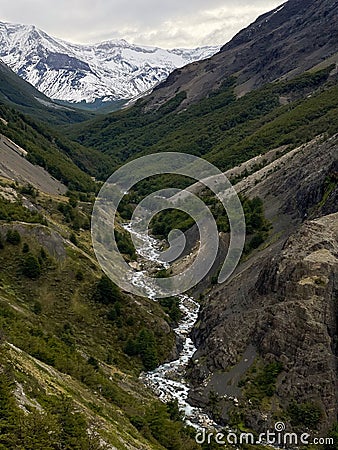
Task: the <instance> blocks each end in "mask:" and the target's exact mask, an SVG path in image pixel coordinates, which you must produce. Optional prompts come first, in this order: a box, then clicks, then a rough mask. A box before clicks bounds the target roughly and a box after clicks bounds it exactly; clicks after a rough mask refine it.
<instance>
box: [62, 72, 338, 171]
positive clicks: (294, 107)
mask: <svg viewBox="0 0 338 450" xmlns="http://www.w3.org/2000/svg"><path fill="white" fill-rule="evenodd" d="M330 71H331V67H330V68H326V69H324V70H321V71H318V72H315V73H305V74H303V75H301V76H299V77H297V78H295V79H293V80H290V81H283V82H279V83H272V84H269V85H266V86H264V87H263V88H261V89H259V90H257V91H253V92H250V93H249V94H247V95H245V96H244V97H241V98H239V99H236V97H235V95H234V92H233V89H234V84H233V79H229V80H227V82H225V83H224V84H223V86H222V87H221V88H220V89H219V91H217V92H214V93H213V95H210V96H209V98H206V99H204V100H202V101H200V102H199V103H198V104H195V105H191V106H189V107H188V108H187V109H186V110H182V111H179V113H177V106H178V105H179V104H180V103H181V101H182V100H183V98H184V96H185V94H184V93H179V94H178V95H177V96H176V97H175V98H174V99H172V100H170V101H169V102H167V104H165V105H163V106H162V108H160V109H159V110H157V111H154V110H151V111H147V112H145V111H144V108H145V106H146V104H145V100H140V101H139V102H138V103H137V104H136V105H135V106H134V107H133V108H129V109H127V110H124V111H119V112H117V113H115V114H111V115H110V116H107V117H105V118H104V119H98V120H95V121H93V122H91V123H90V124H89V125H88V124H81V125H77V126H76V127H75V128H72V130H71V131H70V135H71V136H72V138H75V139H76V140H77V141H78V142H79V143H81V144H83V145H86V146H90V147H94V148H96V149H98V150H100V151H101V152H103V153H106V154H110V155H113V156H114V158H117V160H118V161H120V162H124V161H126V160H128V159H130V158H134V157H136V156H141V155H144V154H150V153H156V152H161V151H180V152H186V153H190V154H193V155H197V156H203V157H205V158H206V159H208V160H210V161H211V162H213V163H215V164H216V165H217V166H218V167H219V168H220V169H222V170H226V169H228V168H231V167H234V166H236V165H237V164H240V163H242V162H243V161H247V160H248V159H249V158H251V157H254V156H256V155H258V154H260V153H265V152H267V151H268V150H270V149H272V148H276V147H279V146H281V145H285V144H288V145H292V146H295V145H297V144H300V143H304V142H306V141H309V140H310V139H312V138H313V137H315V136H316V135H318V134H321V133H327V134H328V135H332V134H333V133H336V132H337V131H338V130H337V121H335V120H334V117H335V116H336V115H337V109H338V100H337V97H338V95H337V89H338V88H337V86H336V85H332V84H331V85H330V84H326V82H327V80H328V75H329V73H330ZM309 94H311V95H309ZM281 96H283V97H284V98H287V99H288V102H289V103H288V104H287V105H281V104H280V97H281Z"/></svg>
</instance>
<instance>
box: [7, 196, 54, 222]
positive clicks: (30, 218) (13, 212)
mask: <svg viewBox="0 0 338 450" xmlns="http://www.w3.org/2000/svg"><path fill="white" fill-rule="evenodd" d="M0 220H6V221H8V222H10V221H14V220H16V221H20V222H28V223H41V224H43V225H46V224H47V222H46V219H45V218H44V217H43V215H42V214H40V213H39V212H37V211H30V210H29V209H27V208H25V207H24V206H23V204H22V202H21V201H19V200H17V201H15V202H10V201H9V200H6V199H4V198H3V197H1V196H0Z"/></svg>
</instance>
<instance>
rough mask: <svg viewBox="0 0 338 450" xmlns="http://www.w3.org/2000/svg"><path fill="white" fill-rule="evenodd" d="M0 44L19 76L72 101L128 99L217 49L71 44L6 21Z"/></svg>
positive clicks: (113, 42)
mask: <svg viewBox="0 0 338 450" xmlns="http://www.w3.org/2000/svg"><path fill="white" fill-rule="evenodd" d="M0 45H1V50H0V58H1V59H2V60H3V61H4V62H5V63H6V64H7V65H8V66H9V67H10V68H11V69H13V70H14V72H16V73H17V74H18V75H19V76H20V77H22V78H23V79H25V80H26V81H28V82H29V83H31V84H32V85H34V86H35V87H36V88H37V89H38V90H39V91H41V92H43V93H44V94H45V95H47V96H48V97H50V98H52V99H54V100H63V101H68V102H72V103H79V102H83V101H85V102H87V103H91V102H94V101H95V100H98V99H101V100H103V101H111V100H113V101H116V100H128V99H131V98H133V97H136V96H138V95H140V94H141V93H143V92H146V91H148V90H149V89H151V88H153V87H154V86H155V85H156V84H158V83H159V82H161V81H163V80H164V79H165V78H166V77H167V76H168V75H169V73H170V72H172V71H173V70H174V69H176V68H177V67H182V66H184V65H185V64H187V63H190V62H192V61H195V60H199V59H203V58H207V57H209V56H211V55H212V54H214V53H216V52H217V51H218V50H219V48H220V46H214V47H200V48H197V49H191V50H190V49H173V50H164V49H160V48H158V47H148V46H139V45H133V44H129V43H128V42H127V41H126V40H124V39H122V40H107V41H103V42H100V43H98V44H92V45H91V44H89V45H82V44H73V43H69V42H66V41H65V40H62V39H58V38H54V37H51V36H49V35H48V34H47V33H45V32H44V31H42V30H40V29H38V28H37V27H35V26H34V25H33V26H26V25H21V24H10V23H6V22H0Z"/></svg>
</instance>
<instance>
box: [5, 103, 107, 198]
mask: <svg viewBox="0 0 338 450" xmlns="http://www.w3.org/2000/svg"><path fill="white" fill-rule="evenodd" d="M0 117H1V118H2V119H4V120H5V121H6V122H7V124H6V123H4V122H3V121H0V133H1V134H4V135H5V136H7V137H8V138H10V139H11V140H13V141H14V142H15V143H16V144H18V145H19V146H21V147H22V148H24V149H25V150H26V151H27V152H28V156H27V157H28V159H29V161H30V162H32V163H33V164H38V165H40V166H42V167H43V168H45V169H46V170H48V172H49V173H50V174H51V175H53V176H54V177H55V178H56V179H58V180H60V181H62V182H63V183H64V184H66V185H67V186H68V188H69V189H71V190H80V191H84V192H90V191H92V192H94V191H95V190H96V185H95V183H94V182H93V180H92V178H91V177H92V176H94V177H100V176H102V174H103V173H104V174H106V173H110V170H111V169H110V168H111V167H112V166H113V161H112V159H111V158H110V157H108V156H106V155H103V154H102V153H101V152H99V151H97V150H95V149H88V148H85V147H83V146H81V145H79V144H77V143H75V142H71V141H69V140H68V139H66V138H65V137H64V136H63V135H62V133H61V132H60V131H57V130H55V129H51V128H48V127H47V126H46V125H45V124H43V123H42V122H37V121H36V120H34V119H32V118H31V117H29V116H25V115H23V114H22V113H20V112H18V111H17V110H15V109H12V108H9V107H8V106H6V105H3V104H0Z"/></svg>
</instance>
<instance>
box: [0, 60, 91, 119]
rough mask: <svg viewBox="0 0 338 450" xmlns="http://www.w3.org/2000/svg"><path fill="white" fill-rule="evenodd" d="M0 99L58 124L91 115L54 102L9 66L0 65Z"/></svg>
mask: <svg viewBox="0 0 338 450" xmlns="http://www.w3.org/2000/svg"><path fill="white" fill-rule="evenodd" d="M0 86H1V88H0V101H1V102H3V103H5V104H6V105H9V106H10V107H15V108H16V109H18V110H19V111H21V112H22V113H24V114H29V115H30V116H32V117H34V118H35V119H38V120H41V121H43V122H46V123H49V124H53V125H59V124H69V123H76V122H81V121H84V120H88V119H89V118H90V117H91V115H90V114H88V113H84V112H80V111H77V110H75V109H73V108H71V107H70V105H68V108H61V107H58V106H57V105H56V104H55V103H52V101H51V100H50V99H49V98H48V97H46V96H45V95H43V94H42V93H41V92H39V91H38V90H37V89H35V88H34V87H33V86H32V85H31V84H29V83H27V82H26V81H24V80H23V79H21V78H20V77H18V76H17V75H16V74H15V73H14V72H13V71H12V70H11V69H10V68H9V67H7V66H6V65H5V64H3V63H1V65H0Z"/></svg>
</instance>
